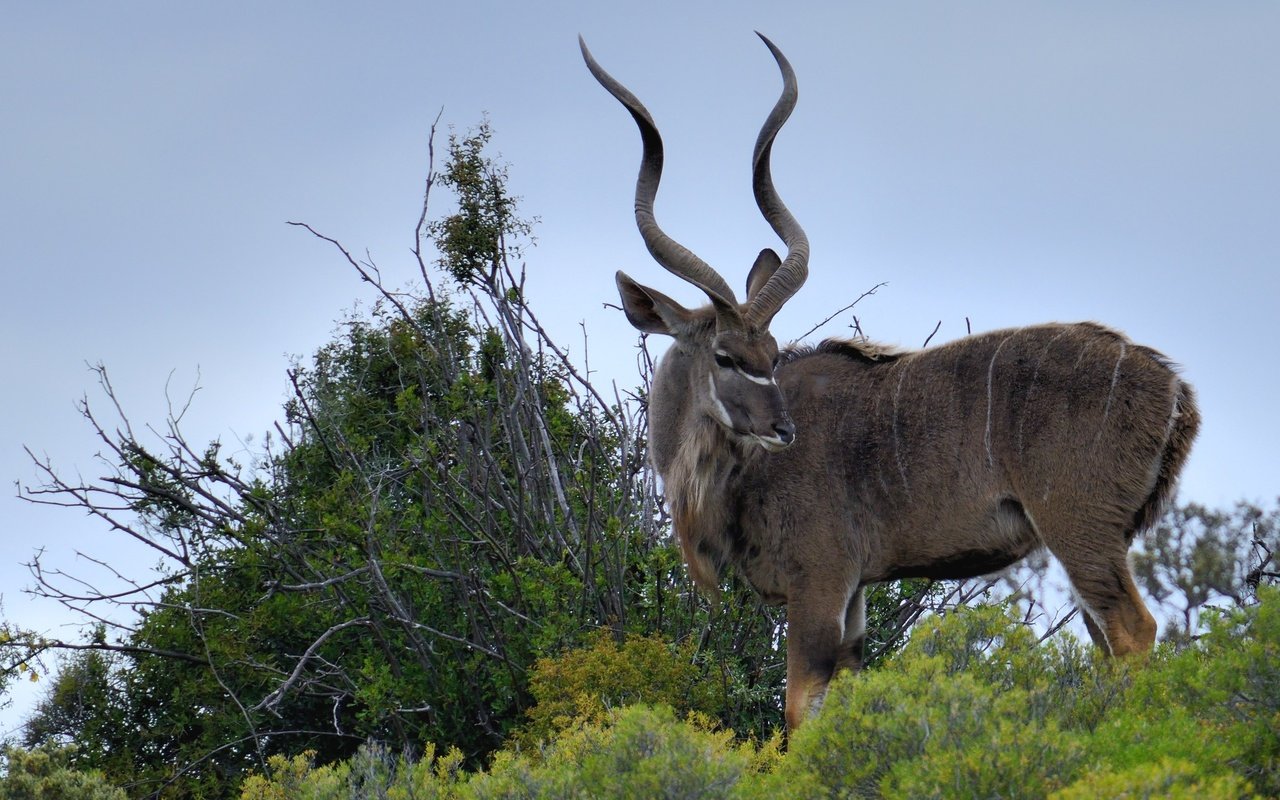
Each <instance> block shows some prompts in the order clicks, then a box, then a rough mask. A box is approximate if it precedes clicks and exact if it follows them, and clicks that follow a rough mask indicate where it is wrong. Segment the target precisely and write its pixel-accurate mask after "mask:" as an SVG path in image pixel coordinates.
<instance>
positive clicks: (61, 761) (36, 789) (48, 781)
mask: <svg viewBox="0 0 1280 800" xmlns="http://www.w3.org/2000/svg"><path fill="white" fill-rule="evenodd" d="M73 752H74V750H73V748H58V747H40V748H37V749H35V750H23V749H21V748H17V747H6V748H4V750H3V751H0V755H2V756H3V762H4V769H3V772H2V773H0V798H3V800H128V799H127V796H126V795H125V793H124V791H123V790H122V789H118V788H116V787H114V786H112V785H110V784H109V783H107V781H106V779H104V778H103V777H102V773H100V772H97V771H94V770H77V769H74V768H72V767H71V766H70V765H69V761H70V758H71V756H72V755H73Z"/></svg>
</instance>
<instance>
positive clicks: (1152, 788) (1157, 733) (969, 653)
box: [241, 589, 1280, 800]
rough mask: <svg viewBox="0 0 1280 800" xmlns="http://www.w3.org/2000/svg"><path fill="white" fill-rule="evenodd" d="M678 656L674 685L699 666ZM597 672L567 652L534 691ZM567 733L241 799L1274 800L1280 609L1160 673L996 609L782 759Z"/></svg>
mask: <svg viewBox="0 0 1280 800" xmlns="http://www.w3.org/2000/svg"><path fill="white" fill-rule="evenodd" d="M669 656H670V668H671V669H672V670H674V671H678V668H679V666H680V665H682V664H685V663H687V662H686V661H685V659H683V658H682V657H681V655H680V654H679V653H678V652H676V651H669ZM595 657H598V654H586V655H584V654H582V653H572V654H569V655H567V656H565V657H563V658H561V659H558V660H556V661H550V662H543V663H542V664H540V666H539V670H538V673H537V674H539V675H542V676H544V677H546V676H550V675H554V674H559V673H560V672H561V671H563V670H566V669H570V670H571V669H572V664H573V662H575V661H577V660H578V659H580V658H588V659H590V658H595ZM606 657H613V658H615V659H617V661H618V663H617V664H616V669H617V670H618V674H620V675H621V674H625V675H628V676H630V677H631V678H632V679H633V680H635V681H636V683H634V684H632V685H630V686H628V687H626V691H627V692H628V693H629V694H630V695H631V696H633V697H636V698H640V699H645V698H646V697H647V696H648V695H649V693H650V692H656V694H658V695H662V694H664V692H662V691H659V690H658V688H657V687H656V686H655V685H652V684H645V683H644V682H643V681H641V680H640V679H641V678H642V674H637V673H636V672H635V671H634V670H633V669H632V664H631V662H630V660H629V659H627V658H625V657H624V656H623V655H622V653H621V651H618V650H609V651H608V652H607V654H606ZM535 679H536V677H535ZM659 682H660V681H659ZM581 688H583V687H580V686H576V685H573V684H572V683H571V684H569V685H566V686H565V689H566V692H565V693H566V694H569V695H572V694H573V693H574V692H575V691H577V690H579V689H581ZM621 689H622V687H617V686H608V685H607V684H606V687H605V691H606V693H609V692H618V691H620V690H621ZM686 689H688V690H689V691H690V692H691V693H692V692H694V691H696V689H697V683H696V682H691V683H690V684H689V685H688V686H687V687H686ZM615 696H616V695H615ZM537 711H538V706H534V708H533V712H537ZM531 716H532V717H533V718H535V719H537V718H539V717H540V715H539V714H537V713H533V714H531ZM556 727H557V728H558V731H556V732H555V733H554V734H553V735H551V736H550V737H549V738H548V739H546V740H545V743H544V744H543V745H541V746H538V747H523V748H521V747H518V746H515V745H513V746H509V747H507V748H504V749H503V750H501V751H499V752H498V754H497V755H496V756H495V758H494V760H493V762H492V765H491V766H490V767H489V768H488V769H486V770H482V771H477V772H467V771H465V770H463V769H462V760H463V759H462V756H461V754H460V753H459V752H458V751H456V750H451V751H448V752H444V753H439V752H438V751H436V750H435V749H434V748H428V750H427V752H426V754H425V755H424V756H423V757H422V758H421V759H418V760H416V761H410V760H405V759H396V758H393V757H391V756H390V755H389V754H388V753H387V752H386V751H385V750H382V749H379V748H376V747H374V748H365V749H362V750H361V751H360V752H359V753H358V754H357V755H356V756H355V757H353V758H352V759H350V760H348V761H345V762H343V763H340V764H336V765H329V766H320V767H314V766H313V765H312V763H311V761H310V759H309V757H308V756H307V755H306V754H302V755H298V756H294V757H293V758H285V757H277V758H275V759H273V760H272V762H271V765H270V768H269V769H268V770H267V772H266V773H265V774H264V775H255V776H253V777H251V778H250V779H249V780H248V781H246V783H245V784H244V787H243V789H242V794H241V798H242V800H273V799H274V798H304V797H305V798H312V799H313V800H327V799H328V798H333V800H338V798H348V797H370V798H372V797H404V798H408V797H440V798H543V797H545V798H559V797H627V798H632V797H634V798H643V797H700V798H771V797H789V798H808V797H813V798H819V797H823V798H825V797H886V798H921V797H992V798H995V797H1026V798H1058V799H1059V800H1070V799H1074V798H1099V797H1121V796H1123V797H1160V798H1197V799H1199V800H1208V799H1216V798H1237V797H1245V796H1253V795H1259V796H1276V795H1277V794H1278V793H1280V591H1276V590H1274V589H1272V590H1270V591H1265V590H1264V593H1263V596H1262V602H1261V604H1260V605H1257V606H1253V607H1251V608H1249V609H1248V610H1241V611H1235V612H1232V613H1229V614H1225V615H1222V616H1215V617H1214V618H1213V620H1212V622H1211V624H1210V626H1209V630H1208V632H1207V633H1206V635H1205V636H1204V637H1203V639H1201V640H1200V641H1199V643H1197V644H1196V645H1195V646H1193V647H1189V648H1186V649H1182V650H1179V649H1177V648H1176V647H1174V646H1172V645H1163V646H1161V647H1160V648H1159V649H1158V650H1157V652H1156V654H1155V655H1154V656H1153V657H1152V658H1151V659H1150V662H1149V663H1147V664H1142V663H1139V662H1138V661H1128V662H1123V663H1116V662H1113V661H1109V660H1105V659H1102V658H1099V657H1098V656H1097V655H1096V652H1092V651H1090V650H1089V649H1087V648H1083V647H1081V646H1080V644H1079V643H1078V642H1077V641H1076V640H1075V639H1074V638H1072V637H1069V636H1064V637H1057V638H1054V639H1052V640H1050V641H1049V642H1048V643H1045V644H1040V643H1038V642H1037V640H1036V637H1035V636H1034V635H1033V633H1032V632H1031V630H1030V629H1029V628H1028V626H1026V625H1025V624H1023V623H1022V622H1021V621H1020V620H1019V619H1018V618H1017V617H1016V616H1014V615H1011V614H1009V613H1008V610H1007V609H1006V608H1002V607H987V608H980V609H974V610H962V611H958V612H956V613H953V614H950V615H948V616H946V617H945V618H941V619H939V618H933V619H930V620H929V621H928V622H927V623H925V624H923V625H921V626H919V628H918V629H917V631H916V632H915V634H914V635H913V636H912V638H911V641H910V643H909V644H908V646H907V647H906V648H905V649H904V650H903V651H901V652H900V653H898V654H896V655H895V656H893V657H892V658H891V659H889V660H888V661H887V663H885V664H883V665H882V666H881V667H880V668H879V669H876V670H872V671H868V672H864V673H861V674H857V675H854V674H847V673H846V674H844V675H842V676H841V677H839V678H838V679H837V680H836V681H835V682H834V683H833V684H832V686H831V691H830V694H829V695H828V697H827V701H826V704H825V706H824V708H823V710H822V712H821V714H820V715H819V716H818V717H816V718H815V719H813V720H812V721H811V722H809V723H808V724H807V725H806V726H804V727H803V728H801V730H800V731H799V733H798V734H797V735H796V736H795V737H794V740H793V741H792V742H791V744H790V748H789V751H788V752H787V753H786V754H785V755H784V754H782V752H781V751H780V749H779V740H778V739H777V738H776V737H775V738H771V739H768V740H766V741H764V742H760V741H753V740H746V741H744V740H741V739H738V738H735V737H734V735H733V734H732V732H731V731H728V730H724V729H723V728H721V727H719V726H718V725H717V724H716V723H715V722H714V721H713V720H711V719H710V718H708V717H707V716H706V715H704V714H699V713H697V712H690V711H688V709H687V708H685V709H682V710H681V712H677V711H674V710H673V709H672V707H671V705H669V704H662V705H650V704H644V703H642V704H635V705H626V706H622V707H619V708H616V709H614V710H612V711H611V712H609V713H607V714H604V715H600V714H596V713H592V712H587V713H584V714H583V715H581V716H578V717H573V718H568V717H565V718H561V719H560V721H559V724H558V725H557V726H556ZM384 792H385V794H384Z"/></svg>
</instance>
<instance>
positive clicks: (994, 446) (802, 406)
mask: <svg viewBox="0 0 1280 800" xmlns="http://www.w3.org/2000/svg"><path fill="white" fill-rule="evenodd" d="M779 383H780V385H781V386H782V387H783V390H784V392H786V394H787V398H788V402H789V404H790V408H791V410H792V416H793V417H794V418H795V422H796V428H797V434H796V444H795V445H793V447H792V451H794V452H788V453H783V454H780V455H781V456H782V458H781V459H778V460H779V462H780V463H779V467H780V468H782V469H789V470H806V471H812V470H823V469H825V470H830V471H831V473H832V475H831V477H830V479H829V480H828V481H827V483H826V484H825V488H823V489H821V490H820V491H842V492H844V493H845V495H846V499H847V502H848V503H849V504H850V506H851V507H853V508H858V507H864V508H869V507H872V506H874V507H878V508H880V509H881V512H880V513H879V514H878V515H873V516H875V518H876V519H881V518H883V517H884V516H885V514H884V513H883V511H884V510H885V509H892V514H891V516H892V517H893V518H894V519H899V520H902V522H903V524H904V526H909V525H919V526H924V525H937V524H940V523H942V522H945V521H948V520H964V519H968V518H970V517H972V518H973V519H974V520H978V519H985V518H989V516H990V515H991V514H992V513H994V512H993V511H992V509H993V508H994V507H995V504H998V503H1000V502H1005V501H1009V500H1013V501H1016V502H1018V503H1021V504H1022V505H1023V506H1024V507H1025V509H1026V510H1027V512H1028V513H1029V514H1030V515H1031V516H1032V517H1034V518H1040V517H1041V516H1042V515H1043V516H1044V517H1045V518H1046V519H1049V518H1055V519H1056V518H1058V517H1059V516H1061V515H1062V514H1071V513H1076V514H1093V515H1094V516H1097V517H1099V519H1101V517H1104V516H1105V517H1108V518H1114V517H1117V516H1118V515H1120V516H1126V519H1127V520H1131V522H1130V523H1129V530H1127V531H1126V533H1127V535H1129V536H1132V534H1133V533H1134V531H1135V530H1138V529H1140V528H1141V527H1143V526H1145V525H1147V524H1150V522H1152V521H1153V520H1154V517H1155V516H1156V515H1158V513H1159V506H1160V505H1161V504H1162V503H1163V502H1164V501H1165V500H1166V499H1167V496H1168V494H1169V492H1170V489H1171V486H1172V483H1173V481H1174V479H1176V476H1177V473H1178V471H1179V470H1180V468H1181V466H1182V463H1183V461H1184V460H1185V458H1186V455H1187V452H1188V450H1189V448H1190V444H1191V440H1192V439H1193V438H1194V436H1195V432H1196V428H1197V426H1198V413H1197V411H1196V408H1195V401H1194V397H1193V394H1192V392H1191V389H1190V387H1189V386H1187V385H1186V384H1185V383H1184V382H1183V381H1182V380H1181V379H1180V378H1179V376H1178V375H1177V372H1176V370H1175V369H1174V368H1173V366H1172V365H1171V363H1170V362H1169V360H1168V359H1166V358H1165V357H1164V356H1163V355H1161V354H1160V353H1158V352H1156V351H1155V350H1152V349H1151V348H1148V347H1144V346H1141V345H1136V344H1134V343H1133V342H1131V341H1130V340H1129V339H1128V338H1126V337H1125V336H1124V335H1123V334H1120V333H1118V332H1116V331H1113V330H1110V329H1108V328H1105V327H1103V326H1101V325H1097V324H1093V323H1075V324H1049V325H1038V326H1033V327H1027V328H1017V329H1011V330H1003V331H994V332H991V333H984V334H979V335H974V336H970V337H966V338H964V339H960V340H957V341H954V342H951V343H948V344H944V345H940V346H937V347H934V348H931V349H928V350H922V351H916V352H909V353H901V354H893V353H884V352H876V351H871V350H868V349H867V348H865V347H860V346H853V345H850V344H848V343H844V344H840V343H832V344H824V345H821V346H819V347H818V348H816V349H814V350H813V351H811V352H808V353H807V354H805V355H801V356H798V357H796V358H793V359H792V360H791V362H790V363H788V364H786V365H785V366H784V367H783V368H781V369H780V371H779ZM820 483H821V481H820ZM1054 515H1058V516H1054ZM956 524H962V523H960V522H957V523H956ZM974 524H975V525H976V524H977V522H975V523H974Z"/></svg>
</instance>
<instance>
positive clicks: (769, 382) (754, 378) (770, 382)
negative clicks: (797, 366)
mask: <svg viewBox="0 0 1280 800" xmlns="http://www.w3.org/2000/svg"><path fill="white" fill-rule="evenodd" d="M737 372H738V374H739V375H741V376H742V377H744V378H746V379H747V380H749V381H751V382H752V383H758V384H760V385H761V386H777V382H776V381H774V379H773V376H772V375H770V376H769V377H767V378H762V377H760V376H759V375H752V374H750V373H747V372H743V371H742V370H737Z"/></svg>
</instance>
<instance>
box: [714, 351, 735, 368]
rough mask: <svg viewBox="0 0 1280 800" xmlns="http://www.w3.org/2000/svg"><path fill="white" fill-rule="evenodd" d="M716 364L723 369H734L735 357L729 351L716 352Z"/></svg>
mask: <svg viewBox="0 0 1280 800" xmlns="http://www.w3.org/2000/svg"><path fill="white" fill-rule="evenodd" d="M716 366H717V367H721V368H723V369H733V368H734V363H733V358H731V357H730V356H729V354H728V353H716Z"/></svg>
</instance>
